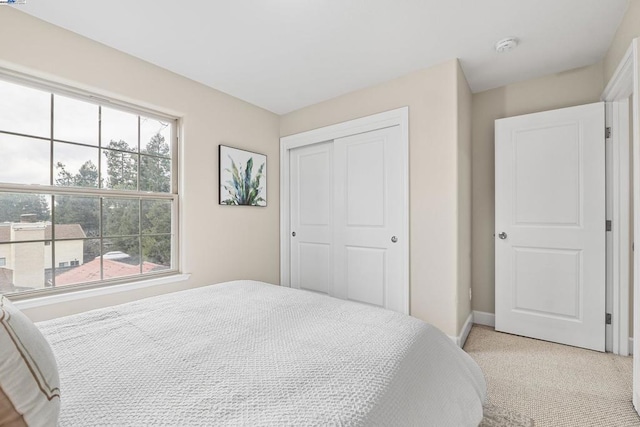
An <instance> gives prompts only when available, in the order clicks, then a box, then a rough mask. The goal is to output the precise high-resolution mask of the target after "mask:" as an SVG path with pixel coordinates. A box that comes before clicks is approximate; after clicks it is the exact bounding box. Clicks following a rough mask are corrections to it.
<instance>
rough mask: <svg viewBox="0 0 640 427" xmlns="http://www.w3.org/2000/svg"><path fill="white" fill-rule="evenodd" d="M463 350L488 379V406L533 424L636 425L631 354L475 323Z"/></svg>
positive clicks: (540, 426)
mask: <svg viewBox="0 0 640 427" xmlns="http://www.w3.org/2000/svg"><path fill="white" fill-rule="evenodd" d="M464 350H465V351H466V352H467V353H469V355H471V357H473V359H474V360H475V361H476V362H477V363H478V365H480V367H481V368H482V371H483V372H484V375H485V378H486V379H487V389H488V399H487V400H488V401H487V404H488V405H493V406H495V407H499V408H501V409H503V410H506V411H512V412H514V413H518V414H521V415H523V416H524V417H528V418H531V419H533V421H534V422H535V426H536V427H544V426H552V427H565V426H566V427H569V426H576V427H577V426H580V427H585V426H607V427H608V426H611V427H613V426H615V427H632V426H636V427H637V426H640V417H638V414H637V413H636V412H635V410H634V409H633V405H632V404H631V393H632V389H631V387H632V385H631V382H632V375H633V370H632V362H633V359H632V358H631V357H622V356H615V355H612V354H610V353H599V352H596V351H591V350H584V349H580V348H575V347H569V346H564V345H560V344H554V343H549V342H546V341H540V340H535V339H530V338H523V337H519V336H515V335H509V334H503V333H500V332H496V331H495V330H494V329H493V328H489V327H486V326H479V325H474V326H473V328H472V330H471V333H470V334H469V338H468V339H467V342H466V344H465V346H464Z"/></svg>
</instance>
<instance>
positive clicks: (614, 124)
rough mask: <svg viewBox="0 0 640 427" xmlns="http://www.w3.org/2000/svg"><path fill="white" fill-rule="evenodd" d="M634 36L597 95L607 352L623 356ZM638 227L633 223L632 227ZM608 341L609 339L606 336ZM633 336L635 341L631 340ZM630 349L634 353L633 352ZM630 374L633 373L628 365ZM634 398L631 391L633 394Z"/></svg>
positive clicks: (635, 141) (639, 140)
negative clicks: (606, 226)
mask: <svg viewBox="0 0 640 427" xmlns="http://www.w3.org/2000/svg"><path fill="white" fill-rule="evenodd" d="M637 40H638V39H634V40H633V41H632V42H631V45H630V46H629V49H627V52H626V54H625V56H624V57H623V58H622V60H621V62H620V64H619V65H618V67H617V69H616V71H615V73H614V75H613V77H612V78H611V80H610V81H609V83H608V84H607V86H606V88H605V89H604V91H603V93H602V95H601V97H600V99H601V100H602V101H605V102H606V103H607V109H606V111H607V115H606V123H607V127H611V138H609V139H607V144H611V147H610V149H609V153H610V154H611V156H612V161H611V163H610V165H611V167H610V168H608V170H607V179H608V180H609V179H610V180H611V184H612V185H611V186H610V187H609V188H610V189H611V190H612V193H611V197H610V203H611V205H610V210H611V216H610V217H608V219H611V220H612V221H613V226H612V230H611V232H612V239H611V242H609V243H608V247H607V251H608V252H610V253H611V256H610V257H607V270H609V271H611V273H612V274H609V273H608V274H607V278H608V279H607V295H611V296H612V301H611V304H608V306H609V307H610V308H611V309H612V313H611V315H612V328H611V329H608V330H607V331H608V332H610V333H611V334H612V338H613V339H612V340H611V341H612V349H611V350H612V351H613V353H615V354H619V355H623V356H628V355H629V353H630V348H629V347H630V346H629V290H630V285H629V263H630V262H632V261H631V256H630V255H631V254H629V243H630V239H629V237H630V236H629V220H630V217H629V203H630V198H629V166H628V165H629V155H630V140H631V144H632V146H633V152H634V159H633V176H634V178H633V179H634V189H633V191H634V208H635V209H634V218H633V220H634V224H640V221H638V219H639V214H640V212H638V211H637V209H638V206H639V205H638V202H639V200H638V197H640V188H639V185H638V182H639V181H638V178H639V176H638V174H639V173H640V163H639V161H638V154H639V153H638V150H640V129H638V97H637V96H634V97H633V105H632V109H633V111H632V121H633V136H631V138H630V135H629V102H628V98H629V96H631V95H632V94H638V58H637V55H638V53H637V50H638V49H637V46H638V42H637ZM635 228H638V227H634V229H635ZM634 234H635V235H634V241H635V240H638V241H640V239H639V230H635V233H634ZM633 263H634V271H636V272H638V271H640V270H639V269H638V266H639V260H638V259H637V257H635V256H634V257H633ZM639 279H640V278H639V277H638V275H637V274H635V275H634V285H633V286H634V290H635V293H636V294H637V293H638V292H640V290H639V287H640V281H639ZM635 300H636V303H635V304H634V314H635V316H634V326H635V328H634V329H636V328H637V327H638V326H636V325H638V323H637V321H638V319H637V318H638V316H640V312H639V311H638V309H637V308H638V304H637V301H638V299H637V296H636V299H635ZM607 341H610V340H607ZM634 341H638V340H634ZM634 353H638V352H637V351H635V352H634ZM634 375H636V373H635V370H634ZM634 402H635V394H634Z"/></svg>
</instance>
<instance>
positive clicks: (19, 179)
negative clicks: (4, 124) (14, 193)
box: [0, 95, 51, 185]
mask: <svg viewBox="0 0 640 427" xmlns="http://www.w3.org/2000/svg"><path fill="white" fill-rule="evenodd" d="M0 96H1V95H0ZM1 115H2V114H1V113H0V116H1ZM50 154H51V143H50V142H49V141H45V140H43V139H34V138H25V137H22V136H14V135H7V134H2V133H0V155H1V156H2V158H3V159H11V161H6V160H5V161H3V162H2V167H0V182H7V183H14V184H40V185H49V182H50V179H49V158H50Z"/></svg>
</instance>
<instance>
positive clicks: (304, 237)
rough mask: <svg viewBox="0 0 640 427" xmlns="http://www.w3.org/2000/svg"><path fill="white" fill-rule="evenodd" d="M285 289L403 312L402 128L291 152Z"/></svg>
mask: <svg viewBox="0 0 640 427" xmlns="http://www.w3.org/2000/svg"><path fill="white" fill-rule="evenodd" d="M290 162H291V163H290V182H291V186H290V189H291V190H290V191H291V194H290V197H291V201H290V206H291V215H290V218H291V230H292V233H291V286H292V287H294V288H301V289H307V290H311V291H316V292H323V293H326V294H328V295H331V296H335V297H338V298H343V299H350V300H354V301H359V302H364V303H367V304H372V305H377V306H381V307H385V308H389V309H392V310H396V311H399V312H404V295H403V286H402V285H403V280H402V279H403V278H402V274H403V251H402V245H401V244H399V238H400V234H401V227H402V215H403V208H404V207H403V198H402V194H403V193H402V192H403V191H404V189H403V180H402V172H403V167H402V151H401V149H400V128H399V126H393V127H389V128H386V129H380V130H376V131H372V132H366V133H361V134H357V135H352V136H348V137H345V138H339V139H336V140H334V141H330V142H324V143H320V144H314V145H310V146H305V147H301V148H296V149H293V150H291V151H290Z"/></svg>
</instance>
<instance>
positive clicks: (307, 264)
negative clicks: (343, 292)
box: [296, 242, 332, 294]
mask: <svg viewBox="0 0 640 427" xmlns="http://www.w3.org/2000/svg"><path fill="white" fill-rule="evenodd" d="M297 247H298V254H297V255H298V260H299V273H298V280H297V284H298V285H299V286H296V287H298V288H300V289H307V290H309V291H315V292H322V293H324V294H328V293H329V285H330V283H331V272H330V268H331V255H332V253H331V245H329V244H326V243H304V242H303V243H299V244H298V245H297Z"/></svg>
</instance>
